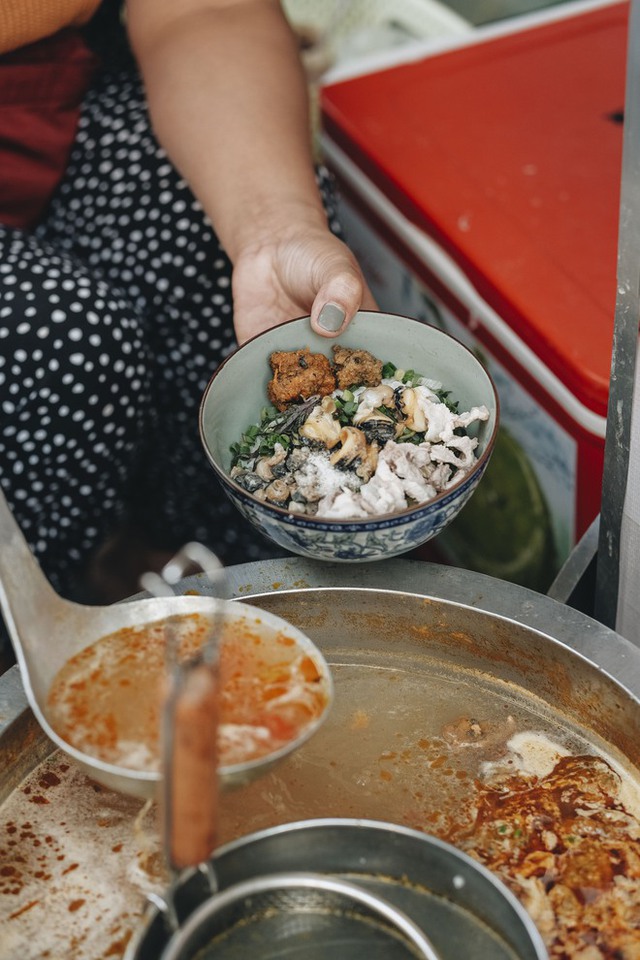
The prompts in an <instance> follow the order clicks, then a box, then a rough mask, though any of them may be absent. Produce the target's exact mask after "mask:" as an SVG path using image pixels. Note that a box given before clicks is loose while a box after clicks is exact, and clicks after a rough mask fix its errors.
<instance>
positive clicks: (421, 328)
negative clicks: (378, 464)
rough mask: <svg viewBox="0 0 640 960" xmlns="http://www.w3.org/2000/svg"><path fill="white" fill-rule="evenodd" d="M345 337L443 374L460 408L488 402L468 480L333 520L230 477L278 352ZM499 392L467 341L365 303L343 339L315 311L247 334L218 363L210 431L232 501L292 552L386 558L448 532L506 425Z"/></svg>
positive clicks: (475, 430) (203, 423) (403, 363)
mask: <svg viewBox="0 0 640 960" xmlns="http://www.w3.org/2000/svg"><path fill="white" fill-rule="evenodd" d="M335 343H340V344H341V345H342V346H344V347H351V348H365V349H366V350H369V351H370V352H371V353H372V354H373V355H374V356H376V357H378V358H379V359H380V360H382V361H383V362H387V361H392V362H393V363H395V364H396V366H397V367H399V368H402V369H405V370H410V369H411V370H417V371H419V372H420V373H421V374H423V375H424V376H426V377H429V378H430V379H433V380H439V381H440V382H441V383H442V384H443V387H444V388H445V389H446V390H449V391H450V392H451V396H452V398H453V399H456V400H458V401H459V403H460V410H469V409H470V408H471V407H473V406H480V405H481V404H484V405H485V406H486V407H487V408H488V410H489V419H488V420H487V421H485V422H482V423H477V424H474V425H473V426H472V427H471V428H470V429H469V432H470V433H472V435H474V436H477V437H478V447H477V449H476V455H477V457H478V459H477V463H476V464H475V466H474V468H473V469H472V470H471V472H470V473H468V474H467V476H466V477H464V478H463V479H462V480H461V481H460V483H459V484H458V485H456V486H454V487H452V488H451V489H450V490H447V491H446V492H444V493H441V494H440V495H439V496H437V497H436V498H435V499H434V500H431V501H429V502H428V503H424V504H421V505H419V506H414V507H409V508H408V509H406V510H403V511H401V512H400V513H394V514H387V515H383V516H379V517H375V518H372V519H367V520H351V521H349V520H323V519H321V518H318V519H316V518H315V517H304V516H299V515H296V514H291V513H288V511H287V510H285V509H282V508H281V507H277V506H273V505H271V504H268V503H263V502H261V501H260V500H258V499H256V498H255V497H254V496H252V495H251V494H250V493H247V491H246V490H243V489H242V487H240V486H239V485H238V484H237V483H235V482H234V481H233V480H231V479H230V477H229V470H230V468H231V452H230V448H231V445H232V444H233V443H236V442H237V441H238V440H239V439H240V436H241V434H242V433H243V432H244V431H245V430H246V428H247V427H248V426H249V425H250V424H253V423H257V422H258V420H259V419H260V411H261V410H262V409H263V408H264V407H265V406H267V405H268V400H267V393H266V388H267V383H268V381H269V380H270V379H271V376H272V372H271V368H270V366H269V357H270V355H271V354H272V353H273V352H274V351H277V350H299V349H302V348H304V347H308V348H309V350H311V352H312V353H324V354H326V356H328V357H331V356H332V353H331V348H332V346H333V345H334V344H335ZM498 410H499V405H498V397H497V394H496V390H495V387H494V384H493V381H492V380H491V377H490V376H489V374H488V373H487V371H486V370H485V369H484V367H483V366H482V364H481V363H480V361H479V360H478V359H477V358H476V357H475V356H474V354H473V353H472V352H471V351H470V350H469V349H468V348H467V347H466V346H464V344H462V343H460V341H458V340H456V339H455V338H454V337H452V336H450V335H449V334H447V333H444V332H443V331H442V330H439V329H438V328H437V327H433V326H431V325H430V324H427V323H423V322H422V321H420V320H412V319H409V318H408V317H401V316H396V315H395V314H389V313H382V312H374V311H361V312H360V313H358V314H357V316H356V317H355V318H354V319H353V321H352V322H351V324H350V325H349V327H348V329H347V330H346V332H345V333H343V334H342V335H341V336H340V337H339V339H338V340H335V339H328V338H326V337H320V336H318V335H317V334H315V333H314V332H313V331H312V330H311V327H310V325H309V318H308V317H302V318H300V319H298V320H291V321H289V322H288V323H284V324H282V325H281V326H279V327H275V328H274V329H272V330H268V331H267V332H266V333H262V334H260V335H259V336H257V337H254V338H253V339H252V340H249V341H248V342H247V343H245V344H243V346H242V347H240V348H239V349H238V350H236V352H235V353H233V354H232V355H231V356H229V357H228V358H227V359H226V360H225V361H224V362H223V363H222V364H221V365H220V367H218V369H217V370H216V372H215V374H214V376H213V377H212V379H211V380H210V382H209V384H208V386H207V388H206V390H205V393H204V396H203V398H202V403H201V407H200V436H201V439H202V443H203V445H204V449H205V452H206V454H207V457H208V458H209V460H210V462H211V465H212V466H213V469H214V470H215V472H216V473H217V475H218V477H219V478H220V480H221V481H222V485H223V488H224V490H225V492H226V493H227V495H228V496H229V498H230V499H231V501H232V502H233V503H234V504H235V506H236V507H237V508H238V510H239V511H240V513H242V514H243V515H244V516H245V517H246V518H247V519H248V520H250V521H251V523H253V524H254V525H255V527H256V528H257V529H258V530H259V531H260V532H261V533H262V534H264V535H265V536H267V537H269V538H270V539H271V540H273V541H274V542H275V543H277V544H278V545H279V546H280V547H283V548H284V549H285V550H290V551H291V552H292V553H295V554H299V555H301V556H304V557H311V558H312V559H314V560H332V561H346V562H349V561H354V562H363V561H368V560H384V559H386V558H389V557H394V556H398V555H399V554H402V553H406V552H407V551H408V550H413V549H414V548H415V547H419V546H420V545H421V544H423V543H426V541H427V540H430V539H431V538H432V537H435V536H436V535H437V534H438V533H440V532H441V531H442V530H443V529H444V528H445V527H446V526H447V524H448V523H450V522H451V520H453V518H454V517H455V516H456V515H457V514H458V513H459V512H460V510H461V509H462V507H463V506H464V505H465V503H466V502H467V500H468V499H469V497H470V496H471V494H472V493H473V491H474V490H475V488H476V486H477V485H478V483H479V482H480V479H481V477H482V475H483V474H484V471H485V470H486V467H487V464H488V462H489V457H490V456H491V452H492V449H493V445H494V441H495V437H496V432H497V428H498Z"/></svg>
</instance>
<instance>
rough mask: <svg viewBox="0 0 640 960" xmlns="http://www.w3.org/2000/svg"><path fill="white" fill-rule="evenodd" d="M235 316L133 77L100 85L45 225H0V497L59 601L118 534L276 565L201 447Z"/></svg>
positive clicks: (213, 248) (207, 231) (201, 219)
mask: <svg viewBox="0 0 640 960" xmlns="http://www.w3.org/2000/svg"><path fill="white" fill-rule="evenodd" d="M318 177H319V183H320V186H321V190H322V193H323V197H324V199H325V204H326V207H327V212H328V216H329V220H330V223H331V225H332V227H333V228H334V229H336V230H337V229H338V228H337V224H336V223H335V217H334V212H333V207H332V201H331V192H330V183H329V178H328V176H327V174H326V171H319V173H318ZM232 320H233V318H232V303H231V266H230V263H229V260H228V258H227V256H226V255H225V253H224V251H223V250H222V249H221V248H220V245H219V243H218V241H217V238H216V236H215V234H214V233H213V231H212V228H211V224H210V223H209V221H208V220H207V218H206V217H205V216H204V214H203V211H202V208H201V207H200V204H199V203H198V202H197V200H195V199H194V197H193V196H192V194H191V193H190V190H189V188H188V186H187V185H186V183H185V182H184V181H183V180H182V179H181V178H180V176H179V175H178V174H177V173H176V171H175V170H174V169H173V167H172V165H171V163H170V162H169V161H168V159H167V157H166V155H165V153H164V151H163V150H162V149H161V148H160V147H159V146H158V144H157V142H156V140H155V138H154V136H153V134H152V132H151V129H150V124H149V119H148V116H147V110H146V104H145V98H144V94H143V91H142V88H141V85H140V82H139V79H138V78H137V77H136V76H135V75H133V74H131V73H126V74H125V73H121V74H118V75H114V74H110V75H105V76H103V77H101V78H100V80H99V81H98V83H97V85H96V86H95V88H94V89H93V90H92V91H91V92H90V94H89V96H88V97H87V99H86V102H85V105H84V108H83V112H82V116H81V120H80V125H79V129H78V133H77V138H76V143H75V146H74V149H73V152H72V154H71V157H70V162H69V166H68V171H67V175H66V177H65V179H64V181H63V183H62V184H61V185H60V187H59V189H58V192H57V195H56V196H55V198H54V200H53V203H52V205H51V208H50V211H49V213H48V215H47V218H46V220H45V221H44V222H43V223H42V224H41V225H39V226H38V228H37V229H36V230H34V231H33V232H31V233H29V234H28V233H25V232H23V231H19V230H15V229H10V228H6V227H3V226H1V225H0V484H1V485H2V488H3V490H4V492H5V494H6V496H7V499H8V501H9V503H10V505H11V507H12V509H13V512H14V514H15V516H16V519H17V520H18V522H19V524H20V526H21V528H22V530H23V532H24V534H25V536H26V537H27V539H28V541H29V544H30V546H31V548H32V549H33V551H34V552H35V554H36V555H37V556H38V558H39V560H40V562H41V564H42V566H43V569H44V570H45V573H46V574H47V575H48V577H49V578H50V579H51V581H52V582H53V584H54V586H55V587H56V588H57V589H58V590H60V591H61V592H62V593H67V594H68V593H70V592H72V591H73V585H74V583H75V582H76V581H77V579H78V576H79V575H81V572H82V569H83V565H84V564H85V563H86V560H87V557H88V556H89V555H90V554H91V552H92V551H94V550H95V549H96V547H97V546H98V545H99V544H100V543H102V542H103V540H104V538H105V537H106V536H107V535H108V534H109V533H110V532H111V531H113V530H115V529H117V528H118V526H119V525H120V524H122V523H123V522H124V521H131V520H133V522H134V523H135V525H136V526H137V527H138V528H139V529H140V530H141V531H142V532H143V534H144V536H145V537H146V538H147V540H148V542H149V544H150V545H151V546H152V547H155V548H158V549H169V550H171V549H175V548H177V547H178V546H180V545H181V544H182V543H183V542H186V541H187V540H191V539H198V540H201V541H202V542H204V543H206V544H208V545H209V546H210V547H211V548H212V549H213V550H215V551H216V552H217V553H218V555H219V556H220V557H221V559H222V560H223V561H224V562H225V563H227V564H229V563H238V562H245V561H249V560H255V559H261V558H265V557H269V556H278V555H281V554H280V552H279V551H278V550H277V548H275V547H274V546H273V545H271V544H269V543H268V542H267V541H266V540H263V539H262V538H261V537H260V536H259V535H258V534H257V533H256V532H255V531H254V530H253V528H251V527H249V526H248V524H247V523H246V522H245V521H243V520H242V519H241V518H240V517H239V515H238V514H237V512H236V511H235V509H234V508H233V507H232V506H231V504H230V503H229V502H228V501H227V499H226V497H225V496H224V494H223V493H222V491H221V488H220V487H219V485H218V482H217V480H216V478H215V475H214V473H213V471H212V470H211V468H210V467H209V465H208V463H207V462H206V459H205V456H204V453H203V451H202V448H201V445H200V440H199V437H198V406H199V403H200V399H201V396H202V393H203V391H204V388H205V386H206V384H207V382H208V380H209V378H210V377H211V374H212V373H213V371H214V369H215V368H216V366H217V365H218V364H219V363H220V361H221V359H222V358H224V356H226V355H227V354H228V353H229V352H230V351H231V350H233V349H234V347H235V342H234V334H233V322H232Z"/></svg>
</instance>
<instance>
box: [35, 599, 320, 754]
mask: <svg viewBox="0 0 640 960" xmlns="http://www.w3.org/2000/svg"><path fill="white" fill-rule="evenodd" d="M172 629H173V630H174V631H175V633H176V637H177V639H178V643H179V650H180V656H181V657H185V658H186V657H190V656H193V655H194V654H195V653H196V652H197V651H198V650H199V649H200V648H201V647H202V645H203V643H204V642H205V641H206V639H207V637H208V634H209V629H210V622H209V620H208V619H207V618H206V617H205V616H203V615H201V614H189V615H183V616H180V617H176V618H174V619H173V621H172ZM166 642H167V640H166V634H165V624H164V622H162V621H160V622H158V623H157V624H151V625H148V626H145V627H142V628H135V627H130V628H126V629H123V630H119V631H117V632H115V633H113V634H109V635H108V636H105V637H102V638H101V639H100V640H98V641H97V642H96V643H95V644H92V645H91V646H90V647H88V648H87V649H86V650H83V651H82V652H81V653H79V654H77V655H76V656H74V657H72V658H71V659H70V660H69V661H68V662H67V663H66V664H65V665H64V667H63V668H62V669H61V670H60V671H59V673H58V674H57V676H56V677H55V679H54V682H53V684H52V686H51V690H50V693H49V697H48V714H49V720H50V722H51V725H52V726H53V728H54V729H55V730H56V732H57V733H58V734H59V735H60V736H61V737H62V738H63V739H65V740H66V741H67V742H68V743H70V744H71V745H72V746H74V747H76V748H77V749H78V750H81V751H83V752H84V753H87V754H89V755H91V756H94V757H97V758H99V759H100V760H102V761H104V762H106V763H112V764H116V765H119V766H123V767H127V768H129V769H138V770H139V769H142V770H155V769H157V768H158V766H159V763H160V725H161V711H162V702H163V696H164V690H165V686H166V666H165V656H166V654H165V651H166ZM219 684H220V726H219V744H220V762H221V764H222V765H231V764H236V763H242V762H246V761H248V760H253V759H256V758H258V757H260V756H264V755H267V754H269V753H272V752H273V751H275V750H278V749H280V748H281V747H283V746H284V745H286V744H287V743H289V742H290V741H291V740H292V739H294V738H295V737H297V736H298V735H300V734H301V733H302V732H303V731H304V729H305V728H306V727H307V726H309V724H311V723H313V722H314V721H315V720H316V719H317V718H318V717H319V716H320V715H321V714H322V712H323V710H324V709H325V707H326V704H327V687H326V684H325V682H324V680H323V679H322V677H321V674H320V672H319V669H318V667H317V665H316V664H315V663H314V661H313V660H312V659H311V657H310V656H309V655H308V654H307V653H306V652H304V651H302V650H301V649H300V647H299V646H298V644H297V643H296V641H295V640H294V639H293V638H292V637H290V636H287V635H286V633H283V632H278V631H275V630H272V629H270V630H267V629H265V628H263V627H262V626H261V627H259V628H258V627H257V626H255V625H253V624H251V623H250V622H248V621H243V620H233V621H231V622H227V623H226V624H225V625H224V628H223V632H222V636H221V639H220V642H219ZM212 722H213V721H212Z"/></svg>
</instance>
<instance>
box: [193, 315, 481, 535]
mask: <svg viewBox="0 0 640 960" xmlns="http://www.w3.org/2000/svg"><path fill="white" fill-rule="evenodd" d="M367 315H375V316H381V315H382V316H385V317H389V318H391V319H392V318H396V319H399V320H403V321H406V322H409V323H415V324H419V326H420V327H429V328H430V329H431V330H432V331H433V332H434V333H435V334H436V335H439V336H442V337H444V338H446V339H448V340H451V341H453V343H455V344H456V345H457V346H458V347H459V348H461V349H462V350H464V351H466V352H467V353H468V354H470V355H471V357H472V358H473V360H474V361H475V362H476V363H477V364H478V365H479V366H480V367H481V368H482V371H483V373H484V374H485V376H486V378H487V380H488V382H489V386H490V387H491V391H492V393H493V398H494V401H495V418H494V423H493V428H492V430H491V434H490V436H489V438H488V440H487V444H486V446H485V449H484V450H483V451H482V453H481V454H480V456H479V457H478V459H477V460H476V462H475V463H474V465H473V467H472V468H471V470H470V471H469V473H467V474H465V476H464V477H462V478H461V479H460V480H458V481H456V483H454V484H453V486H451V487H449V488H448V489H447V490H442V491H441V492H440V493H438V494H437V495H436V496H435V497H433V498H432V499H431V500H426V501H425V502H424V503H416V504H414V505H413V506H410V507H406V508H405V509H404V510H394V511H392V512H391V513H383V514H382V513H381V514H376V515H375V516H371V517H366V518H364V517H359V518H351V519H348V518H341V519H333V518H331V517H316V516H312V517H308V516H303V515H298V514H295V513H291V512H290V511H289V510H287V509H285V508H284V507H278V506H276V505H275V504H272V503H266V502H264V501H262V500H258V499H257V498H256V497H255V496H254V495H253V494H252V493H250V492H249V491H248V490H245V489H244V487H241V486H240V484H238V483H236V482H235V480H233V479H232V478H231V477H230V476H229V474H228V473H227V472H226V470H223V469H222V467H221V466H219V464H218V463H216V461H215V459H214V457H213V456H212V454H211V451H210V449H209V445H208V442H207V439H206V436H205V430H204V409H205V406H206V403H207V398H208V396H209V394H210V392H211V390H212V388H213V385H214V382H215V380H216V379H217V377H218V376H219V374H220V373H221V371H222V370H223V368H224V367H225V366H226V365H227V364H228V363H230V362H231V361H232V360H233V359H234V358H235V357H236V355H237V354H238V353H239V352H240V351H241V350H243V349H244V347H246V346H248V345H249V344H252V343H254V342H255V341H256V340H260V338H261V337H264V336H267V335H268V334H269V333H271V331H272V330H273V329H275V328H273V327H270V328H269V329H268V330H262V331H261V332H260V333H257V334H255V336H253V337H251V338H250V339H249V340H245V342H244V343H243V344H241V345H240V346H238V347H236V349H235V350H233V351H232V352H231V353H230V354H228V355H227V356H226V357H225V358H224V360H223V361H222V362H221V363H220V364H219V365H218V367H216V369H215V370H214V372H213V374H212V376H211V377H210V378H209V382H208V383H207V386H206V387H205V389H204V391H203V394H202V397H201V400H200V407H199V411H198V432H199V434H200V442H201V444H202V447H203V449H204V452H205V455H206V457H207V459H208V461H209V463H210V464H211V466H212V468H213V470H214V471H215V473H216V474H217V476H218V477H219V478H220V480H221V482H222V483H223V484H225V485H227V486H228V487H230V488H231V489H232V490H233V493H234V495H235V496H237V497H239V498H240V499H241V500H244V501H246V502H247V503H249V504H251V505H252V506H255V508H256V509H258V510H263V511H264V512H266V513H267V515H269V514H271V515H272V516H274V517H275V518H277V519H278V520H279V521H285V522H287V523H289V524H291V525H294V526H295V525H298V526H304V527H305V528H308V529H320V528H325V527H326V528H328V529H330V530H340V529H342V528H345V527H347V528H349V532H353V528H354V527H355V528H357V529H365V528H367V527H368V526H371V525H374V526H376V525H379V524H380V523H381V522H382V523H385V525H389V523H390V521H392V520H396V521H398V522H400V521H406V520H407V519H409V518H411V517H413V516H415V515H416V514H417V513H419V512H420V511H423V510H427V509H430V508H434V507H436V506H439V505H440V504H441V503H442V501H444V500H445V499H449V498H450V497H451V495H452V494H455V493H458V492H459V491H460V490H462V488H463V487H464V486H465V484H468V483H469V482H471V481H472V480H473V479H474V478H475V477H477V476H478V475H480V477H481V476H482V474H483V473H484V470H485V467H486V465H487V462H488V460H489V457H490V456H491V453H492V452H493V447H494V445H495V442H496V438H497V435H498V430H499V427H500V398H499V395H498V390H497V388H496V385H495V381H494V379H493V377H492V376H491V374H490V372H489V371H488V370H487V368H486V367H485V365H484V364H483V363H482V362H481V361H480V360H479V359H478V357H477V356H476V355H475V354H474V352H473V350H471V349H470V348H469V347H468V346H467V345H466V343H463V342H462V340H459V339H458V338H457V337H455V336H453V334H451V333H449V332H448V331H447V330H442V329H441V328H440V327H438V326H436V325H435V324H433V323H430V322H429V321H427V320H419V319H418V318H417V317H407V316H406V315H404V314H401V313H392V312H390V311H388V310H358V311H357V313H356V315H355V316H357V317H364V316H367ZM309 319H310V317H309V316H308V315H302V316H300V317H293V318H292V319H291V320H285V321H284V323H282V324H279V325H278V327H286V326H289V325H290V324H293V323H300V321H302V320H307V321H309ZM354 319H355V318H354ZM311 332H312V333H313V331H311ZM316 336H317V334H316ZM326 340H327V346H330V345H333V344H336V343H339V342H340V338H339V337H327V338H326ZM316 352H317V351H316ZM393 525H394V526H395V525H396V524H393Z"/></svg>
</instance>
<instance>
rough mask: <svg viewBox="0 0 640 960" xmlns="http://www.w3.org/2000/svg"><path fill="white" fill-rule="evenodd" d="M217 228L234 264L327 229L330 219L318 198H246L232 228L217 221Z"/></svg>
mask: <svg viewBox="0 0 640 960" xmlns="http://www.w3.org/2000/svg"><path fill="white" fill-rule="evenodd" d="M214 228H215V229H216V230H217V231H218V236H219V238H220V240H221V242H222V244H223V246H224V248H225V250H226V252H227V254H228V256H229V258H230V259H231V261H232V263H235V262H236V260H237V259H238V258H239V257H241V256H244V255H246V254H248V253H250V252H252V251H255V250H259V249H261V248H264V247H266V246H270V247H273V246H274V245H276V244H280V243H285V242H287V241H288V240H290V239H291V238H292V237H294V236H300V235H301V234H308V235H312V234H315V233H317V232H326V230H327V218H326V214H325V212H324V208H323V206H322V203H321V201H320V197H319V196H318V200H317V201H315V199H313V198H312V199H309V198H296V197H287V198H280V199H277V198H274V197H273V196H272V197H269V198H268V199H266V200H252V199H251V198H246V197H245V199H244V201H243V203H242V205H241V207H240V208H239V209H238V210H236V211H235V212H234V214H233V217H232V218H231V220H230V223H229V226H228V228H226V229H225V226H224V223H221V224H220V226H219V227H218V225H217V224H216V222H215V220H214Z"/></svg>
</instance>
